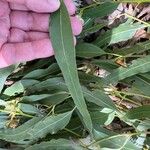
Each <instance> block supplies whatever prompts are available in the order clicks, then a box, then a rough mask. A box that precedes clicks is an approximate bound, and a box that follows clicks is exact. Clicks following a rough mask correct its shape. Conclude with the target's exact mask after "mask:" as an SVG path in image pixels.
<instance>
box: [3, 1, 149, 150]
mask: <svg viewBox="0 0 150 150" xmlns="http://www.w3.org/2000/svg"><path fill="white" fill-rule="evenodd" d="M119 2H143V1H138V0H137V1H123V0H122V1H121V0H120V1H119ZM144 2H148V1H144ZM106 6H107V7H106ZM117 6H118V3H116V2H112V1H108V2H102V1H96V2H94V3H93V4H91V5H88V6H85V7H83V8H81V9H79V14H80V15H82V17H83V19H84V20H85V26H84V29H83V32H82V33H81V35H80V36H79V37H78V43H77V45H76V47H74V44H73V37H72V31H71V25H70V21H69V15H68V13H67V11H66V7H65V5H64V4H63V1H62V5H61V8H60V9H59V10H58V11H57V12H56V13H54V14H53V16H52V18H51V19H52V20H53V21H52V22H53V24H52V27H51V30H52V32H51V38H52V44H53V47H54V49H55V58H56V60H55V59H54V57H51V58H47V59H41V60H38V61H36V62H34V63H31V64H30V63H29V64H27V65H23V64H20V65H19V66H15V65H14V66H10V67H8V68H5V69H1V70H0V91H1V94H0V106H1V108H0V120H1V123H0V128H1V129H0V139H1V141H0V144H1V148H5V149H6V147H8V149H16V150H17V149H25V150H36V149H43V150H45V149H50V150H53V149H61V150H67V149H68V150H72V149H74V150H83V149H85V150H86V149H93V150H97V149H98V150H99V149H102V150H103V149H117V150H118V149H119V150H138V149H139V150H140V149H149V142H150V138H149V134H150V132H149V129H150V105H149V100H150V93H149V89H150V55H149V50H150V41H149V40H145V41H143V42H138V43H137V42H136V44H129V45H128V47H127V46H124V44H123V42H124V41H127V40H131V39H132V38H133V36H134V35H135V33H136V32H137V31H138V30H139V29H145V28H148V27H149V26H150V25H149V23H148V22H144V21H140V20H139V19H138V18H136V17H135V16H131V15H128V14H121V15H122V16H124V15H126V16H127V17H128V19H127V20H126V22H124V23H120V25H118V26H116V27H113V28H110V29H108V25H107V24H106V23H102V24H100V23H96V22H95V19H96V18H98V17H100V18H103V17H104V16H107V15H109V14H110V13H111V12H113V11H114V10H115V9H116V8H117ZM102 8H103V9H102ZM91 12H93V13H91ZM103 28H107V31H106V32H104V33H103V34H102V35H99V34H98V36H97V37H95V36H94V35H93V33H97V31H100V30H102V29H103ZM88 36H89V37H91V38H92V40H91V41H90V42H89V41H88V40H87V37H88ZM120 42H122V45H121V48H119V46H118V45H119V44H120ZM117 44H118V45H117ZM116 47H117V48H116ZM16 68H17V70H16ZM101 72H104V73H102V74H101ZM6 80H7V82H6ZM4 141H5V142H4ZM8 144H9V146H7V145H8Z"/></svg>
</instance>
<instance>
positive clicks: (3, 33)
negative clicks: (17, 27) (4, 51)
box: [0, 1, 10, 48]
mask: <svg viewBox="0 0 150 150" xmlns="http://www.w3.org/2000/svg"><path fill="white" fill-rule="evenodd" d="M9 13H10V9H9V6H8V3H6V2H5V1H0V48H1V46H2V45H3V44H4V43H5V42H6V41H7V37H8V35H9V28H10V20H9Z"/></svg>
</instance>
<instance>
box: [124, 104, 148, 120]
mask: <svg viewBox="0 0 150 150" xmlns="http://www.w3.org/2000/svg"><path fill="white" fill-rule="evenodd" d="M125 117H127V118H129V119H142V118H150V105H143V106H140V107H137V108H133V109H131V110H129V111H128V112H127V113H126V115H125Z"/></svg>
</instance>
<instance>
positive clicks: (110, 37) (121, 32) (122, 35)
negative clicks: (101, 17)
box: [94, 23, 145, 46]
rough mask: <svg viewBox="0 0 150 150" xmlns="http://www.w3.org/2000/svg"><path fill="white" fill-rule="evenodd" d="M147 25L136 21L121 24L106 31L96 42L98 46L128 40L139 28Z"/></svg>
mask: <svg viewBox="0 0 150 150" xmlns="http://www.w3.org/2000/svg"><path fill="white" fill-rule="evenodd" d="M144 27H145V25H143V24H139V23H134V24H127V23H124V24H121V25H119V26H118V27H116V28H113V29H112V30H108V31H106V32H105V33H104V35H102V36H100V37H98V38H97V39H96V41H95V42H94V44H96V45H98V46H103V45H106V44H108V45H110V44H114V43H118V42H122V41H127V40H129V39H131V38H132V37H133V36H134V34H135V33H136V31H137V30H139V29H141V28H144ZM102 37H103V38H102Z"/></svg>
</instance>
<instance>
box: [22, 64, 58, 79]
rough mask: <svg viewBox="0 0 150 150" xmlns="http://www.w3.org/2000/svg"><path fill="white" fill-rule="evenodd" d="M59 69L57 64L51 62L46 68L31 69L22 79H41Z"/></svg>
mask: <svg viewBox="0 0 150 150" xmlns="http://www.w3.org/2000/svg"><path fill="white" fill-rule="evenodd" d="M59 71H60V70H59V67H58V65H57V64H56V63H53V64H52V65H50V66H49V67H48V68H46V69H37V70H33V71H31V72H30V73H28V74H27V75H25V76H24V77H23V79H41V78H43V77H45V76H48V75H52V74H53V73H58V72H59Z"/></svg>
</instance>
